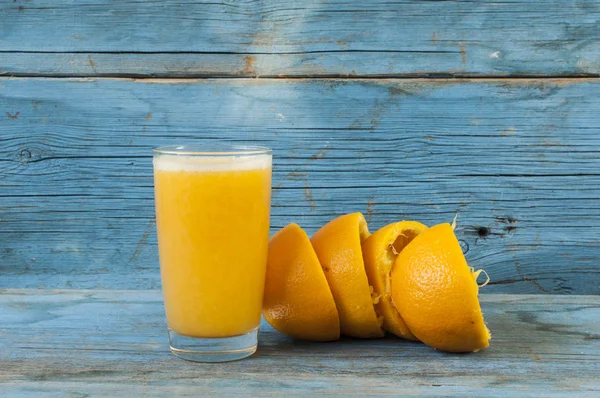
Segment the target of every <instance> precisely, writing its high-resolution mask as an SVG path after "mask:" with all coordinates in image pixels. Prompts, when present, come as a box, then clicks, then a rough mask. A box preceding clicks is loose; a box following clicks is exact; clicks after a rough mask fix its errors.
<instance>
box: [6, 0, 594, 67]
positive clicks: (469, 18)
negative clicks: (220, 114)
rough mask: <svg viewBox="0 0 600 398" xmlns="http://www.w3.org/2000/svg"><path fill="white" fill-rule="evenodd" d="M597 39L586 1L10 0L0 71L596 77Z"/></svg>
mask: <svg viewBox="0 0 600 398" xmlns="http://www.w3.org/2000/svg"><path fill="white" fill-rule="evenodd" d="M598 37H600V3H599V2H598V1H577V0H571V1H565V0H552V1H544V0H530V1H519V2H512V1H511V2H497V1H477V2H474V1H467V0H460V1H426V0H416V1H405V2H389V1H385V0H374V1H368V2H365V1H345V0H329V1H317V2H314V1H312V2H305V1H300V0H294V1H285V2H281V1H276V0H263V1H236V2H221V1H212V0H210V1H206V0H205V1H191V0H163V1H160V2H155V1H153V2H149V1H143V2H140V1H133V0H124V1H113V0H94V1H85V2H81V1H75V0H56V1H52V2H51V3H49V2H47V1H43V0H27V1H25V0H18V1H17V0H15V1H4V2H0V51H1V52H2V53H0V54H1V57H2V58H1V59H2V62H0V74H7V75H30V74H33V75H48V76H56V75H67V76H76V75H77V76H82V75H88V76H89V75H104V76H106V75H130V76H131V75H144V76H186V77H189V76H194V75H196V76H207V75H210V76H215V75H221V76H223V75H224V76H236V75H243V76H253V75H262V76H277V75H285V76H307V75H308V76H330V75H336V76H340V75H349V76H355V75H358V76H365V75H368V76H379V77H381V76H390V75H412V76H426V75H452V76H456V75H458V76H461V75H494V76H501V75H512V76H517V75H538V76H548V75H554V76H559V75H571V76H576V75H586V74H587V75H598V74H600V46H598V44H599V39H598ZM165 53H171V54H165Z"/></svg>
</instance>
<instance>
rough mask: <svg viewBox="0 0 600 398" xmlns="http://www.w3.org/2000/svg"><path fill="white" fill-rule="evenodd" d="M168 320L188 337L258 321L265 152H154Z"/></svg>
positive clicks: (237, 331)
mask: <svg viewBox="0 0 600 398" xmlns="http://www.w3.org/2000/svg"><path fill="white" fill-rule="evenodd" d="M154 188H155V198H156V222H157V231H158V245H159V255H160V269H161V276H162V286H163V294H164V300H165V312H166V315H167V324H168V326H169V329H171V330H172V331H173V332H175V333H177V334H179V335H183V336H189V337H211V338H212V337H230V336H237V335H242V334H245V333H248V332H250V331H252V330H254V329H256V328H258V326H259V323H260V313H261V307H262V298H263V288H264V280H265V271H266V262H267V248H268V239H269V209H270V200H271V154H270V153H268V154H259V155H250V156H230V155H227V156H217V155H215V156H211V155H208V156H182V155H169V154H164V155H163V154H159V155H157V156H155V158H154Z"/></svg>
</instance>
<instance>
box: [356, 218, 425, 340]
mask: <svg viewBox="0 0 600 398" xmlns="http://www.w3.org/2000/svg"><path fill="white" fill-rule="evenodd" d="M426 229H427V227H426V226H425V225H423V224H421V223H419V222H416V221H401V222H396V223H393V224H389V225H386V226H385V227H383V228H381V229H379V230H377V231H376V232H375V233H374V234H372V235H371V236H369V237H368V238H367V239H366V240H365V241H364V242H363V244H362V251H363V259H364V261H365V269H366V271H367V277H368V278H369V283H370V284H371V286H373V297H374V299H375V300H376V303H375V309H376V311H377V313H378V314H380V315H383V328H384V329H385V330H387V331H388V332H391V333H393V334H395V335H396V336H399V337H403V338H405V339H408V340H417V338H416V337H415V335H414V334H412V332H411V331H410V330H409V328H408V326H406V323H405V322H404V320H403V319H402V317H401V316H400V313H399V312H398V310H396V307H395V306H394V304H393V303H392V291H391V288H390V272H391V271H392V266H393V265H394V261H395V260H396V257H397V256H398V253H400V252H401V251H402V249H404V247H405V246H406V245H407V244H408V243H409V242H410V241H412V240H413V239H414V238H415V237H416V236H417V235H419V234H420V233H422V232H423V231H425V230H426Z"/></svg>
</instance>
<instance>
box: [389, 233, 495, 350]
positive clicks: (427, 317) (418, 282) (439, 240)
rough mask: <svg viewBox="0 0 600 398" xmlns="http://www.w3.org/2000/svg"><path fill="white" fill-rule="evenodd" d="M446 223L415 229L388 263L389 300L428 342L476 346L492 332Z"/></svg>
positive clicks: (450, 347)
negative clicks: (390, 265) (414, 236)
mask: <svg viewBox="0 0 600 398" xmlns="http://www.w3.org/2000/svg"><path fill="white" fill-rule="evenodd" d="M479 272H481V271H478V272H474V271H473V269H472V268H469V266H468V265H467V262H466V260H465V258H464V256H463V254H462V250H461V248H460V245H459V243H458V240H457V239H456V236H455V235H454V231H453V230H452V227H451V226H450V224H440V225H436V226H434V227H431V228H429V229H427V230H426V231H425V232H423V233H421V234H420V235H418V236H417V237H416V238H414V239H413V240H412V242H410V243H409V244H408V245H406V247H405V248H404V249H403V250H402V251H401V252H400V254H399V255H398V258H396V262H395V263H394V266H393V268H392V278H391V283H392V285H391V288H392V300H393V303H394V305H395V306H396V308H397V309H398V311H399V312H400V314H401V315H402V319H404V321H405V322H406V325H408V328H409V329H410V331H411V332H412V333H413V334H414V335H415V336H416V337H417V338H418V339H419V340H421V341H422V342H423V343H425V344H427V345H430V346H431V347H434V348H437V349H440V350H445V351H451V352H470V351H478V350H480V349H482V348H485V347H488V346H489V339H490V338H491V335H490V332H489V330H488V329H487V328H486V326H485V323H484V321H483V314H482V313H481V307H480V305H479V299H478V292H479V286H478V285H477V277H478V276H479Z"/></svg>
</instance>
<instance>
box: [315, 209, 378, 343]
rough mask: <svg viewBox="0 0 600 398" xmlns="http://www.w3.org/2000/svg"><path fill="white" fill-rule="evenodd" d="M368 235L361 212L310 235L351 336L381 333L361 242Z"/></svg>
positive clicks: (343, 324) (343, 326) (342, 323)
mask: <svg viewBox="0 0 600 398" xmlns="http://www.w3.org/2000/svg"><path fill="white" fill-rule="evenodd" d="M368 236H369V228H368V226H367V222H366V221H365V218H364V217H363V215H362V214H361V213H352V214H346V215H343V216H340V217H338V218H336V219H334V220H332V221H330V222H329V223H327V224H326V225H324V226H323V227H322V228H321V229H319V230H318V231H317V232H316V233H315V234H314V236H313V237H312V239H311V242H312V244H313V247H314V248H315V252H316V253H317V257H318V258H319V261H320V262H321V266H322V267H323V271H324V272H325V277H326V278H327V282H328V283H329V287H330V288H331V293H332V294H333V299H334V300H335V304H336V306H337V309H338V312H339V315H340V328H341V332H342V334H344V335H346V336H352V337H362V338H373V337H382V336H383V330H382V329H381V322H382V319H381V318H378V316H377V313H376V312H375V308H374V306H373V300H372V298H371V290H370V286H369V281H368V279H367V274H366V272H365V265H364V262H363V256H362V249H361V243H362V242H363V241H364V240H365V239H366V238H367V237H368Z"/></svg>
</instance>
